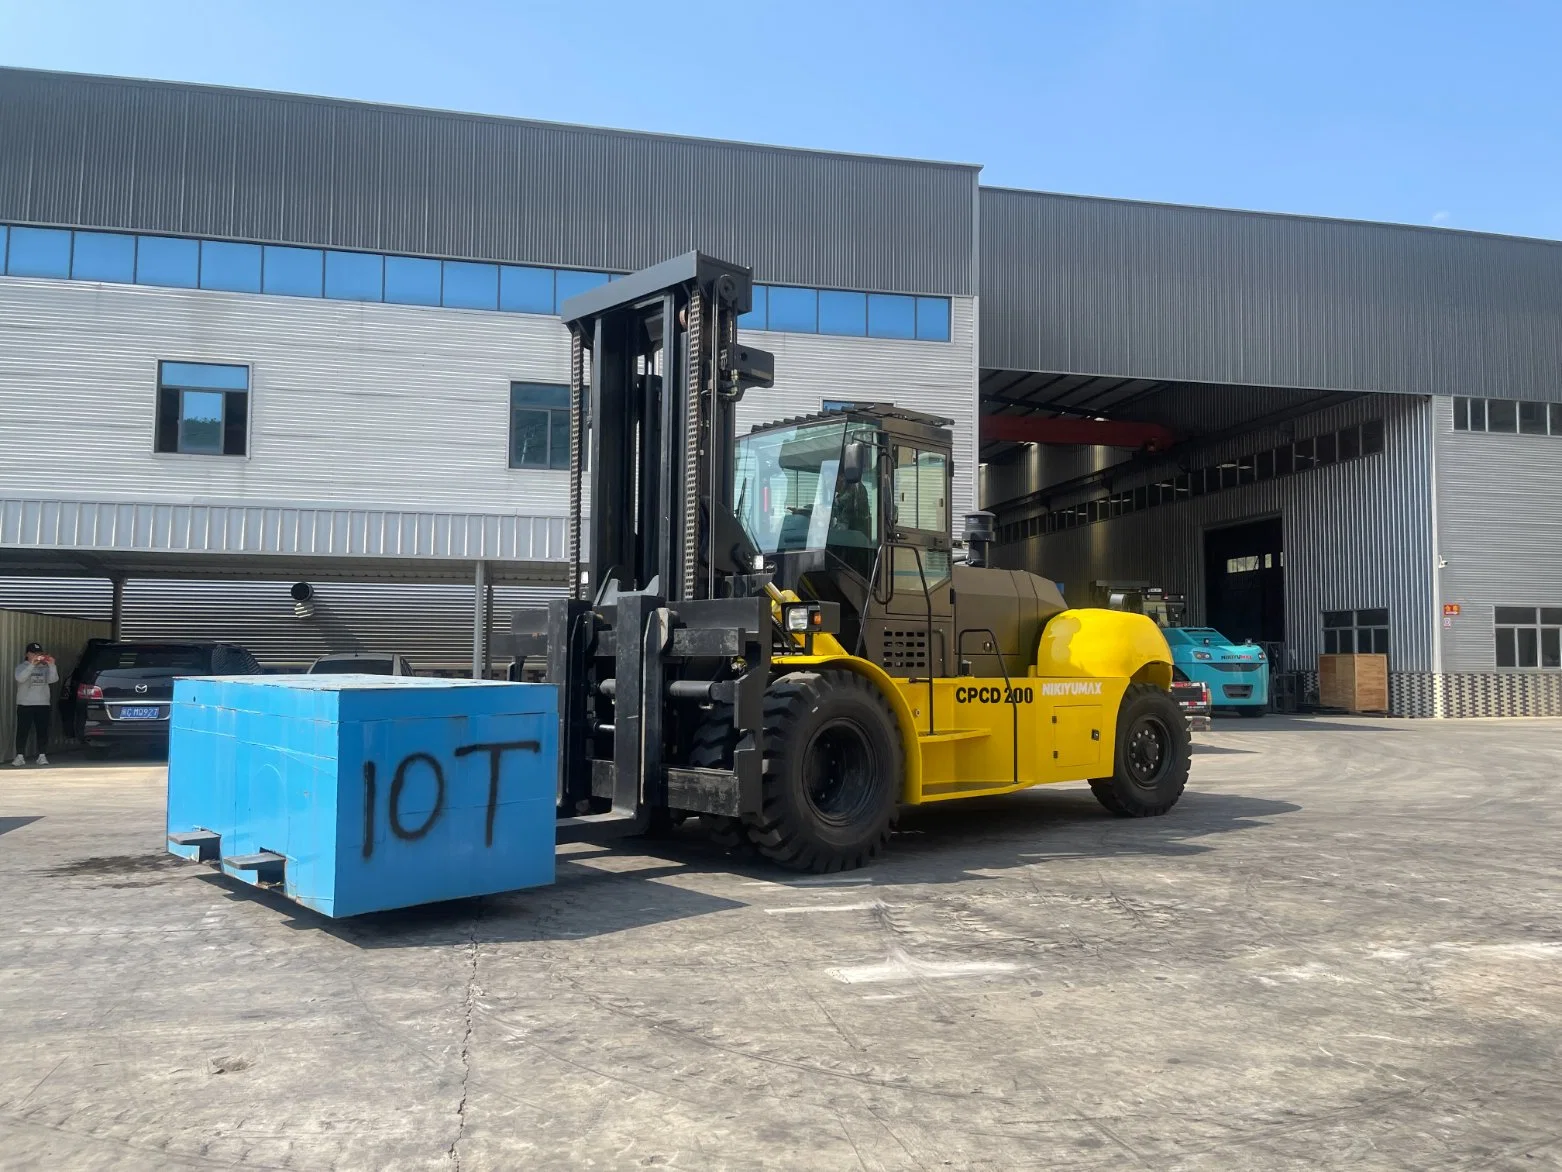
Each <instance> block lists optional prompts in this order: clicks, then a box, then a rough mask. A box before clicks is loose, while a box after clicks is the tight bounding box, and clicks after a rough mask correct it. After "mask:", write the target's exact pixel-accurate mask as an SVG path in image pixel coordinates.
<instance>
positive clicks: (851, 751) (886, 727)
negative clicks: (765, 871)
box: [746, 671, 904, 873]
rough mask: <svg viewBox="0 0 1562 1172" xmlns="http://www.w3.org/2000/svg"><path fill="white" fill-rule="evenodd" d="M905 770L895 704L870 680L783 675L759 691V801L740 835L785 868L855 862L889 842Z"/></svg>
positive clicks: (836, 674)
mask: <svg viewBox="0 0 1562 1172" xmlns="http://www.w3.org/2000/svg"><path fill="white" fill-rule="evenodd" d="M903 776H904V759H903V754H902V752H901V747H900V730H899V727H898V723H897V721H896V718H895V713H894V711H893V710H892V709H891V708H890V706H889V704H888V703H887V702H886V701H885V699H884V696H883V695H882V694H881V693H880V691H879V689H878V688H876V687H875V686H874V685H873V684H872V683H870V682H869V681H868V680H866V679H864V678H863V677H861V676H859V675H856V674H854V673H851V672H845V671H827V672H806V671H804V672H792V673H790V674H788V675H784V676H781V677H780V678H779V679H777V680H775V681H773V682H772V683H771V685H770V687H769V689H768V690H767V691H766V693H765V766H764V809H763V812H762V813H761V814H760V815H759V816H758V817H757V818H754V819H751V820H750V821H749V823H748V825H747V827H746V829H747V832H748V837H749V839H750V841H752V842H753V844H754V846H755V847H756V848H757V849H758V850H759V853H760V854H762V855H764V856H765V858H767V859H769V860H770V861H772V862H774V863H777V864H778V865H780V866H782V867H786V868H788V869H790V870H794V871H813V872H816V873H824V872H829V871H842V870H851V869H853V868H856V867H860V866H862V865H863V864H864V863H867V862H868V861H869V860H870V859H873V858H875V857H876V856H877V855H878V854H879V853H880V852H882V851H883V849H884V845H885V843H887V842H888V841H889V836H890V831H891V829H892V828H893V826H894V822H895V813H896V808H897V804H898V802H899V799H900V789H901V781H902V777H903Z"/></svg>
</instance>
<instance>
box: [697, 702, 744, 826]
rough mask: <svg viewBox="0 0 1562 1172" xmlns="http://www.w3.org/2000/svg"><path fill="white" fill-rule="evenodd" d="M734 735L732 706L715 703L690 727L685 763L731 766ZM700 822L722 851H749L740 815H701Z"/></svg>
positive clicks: (719, 767) (723, 767)
mask: <svg viewBox="0 0 1562 1172" xmlns="http://www.w3.org/2000/svg"><path fill="white" fill-rule="evenodd" d="M735 734H736V730H735V729H734V728H733V727H732V705H730V704H718V705H716V706H715V707H713V708H712V709H711V711H710V713H709V714H708V715H707V716H706V718H705V720H704V721H703V722H702V723H701V724H700V726H699V727H698V728H696V729H695V730H694V736H693V737H692V738H691V739H690V742H689V764H690V765H692V766H694V767H695V768H696V769H731V768H732V742H733V740H734V738H735ZM700 822H701V823H702V824H703V825H704V826H706V827H707V828H708V829H709V830H710V837H711V841H712V842H714V843H715V844H716V845H717V846H719V847H721V848H722V849H723V850H730V851H738V852H740V853H742V852H748V853H752V852H753V846H752V844H750V842H749V840H748V834H747V832H746V831H745V829H744V826H743V820H742V819H741V818H729V817H727V816H726V815H724V814H701V815H700Z"/></svg>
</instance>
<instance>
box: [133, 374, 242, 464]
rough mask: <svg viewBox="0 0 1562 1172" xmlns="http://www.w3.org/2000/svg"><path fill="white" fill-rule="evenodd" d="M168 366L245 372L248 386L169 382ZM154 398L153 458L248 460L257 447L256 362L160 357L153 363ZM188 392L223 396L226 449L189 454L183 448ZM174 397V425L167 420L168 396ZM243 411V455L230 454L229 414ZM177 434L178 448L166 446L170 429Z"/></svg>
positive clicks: (223, 430)
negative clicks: (237, 398) (165, 372)
mask: <svg viewBox="0 0 1562 1172" xmlns="http://www.w3.org/2000/svg"><path fill="white" fill-rule="evenodd" d="M167 366H215V367H223V368H226V369H230V370H242V371H243V372H244V386H243V387H242V388H239V387H227V386H198V385H195V384H192V383H186V382H174V381H171V380H168V379H165V377H164V373H163V368H164V367H167ZM152 377H153V384H152V385H153V388H154V392H153V393H154V399H153V412H152V455H153V456H157V457H163V456H166V457H172V458H175V459H194V460H248V459H249V458H250V455H251V453H252V451H253V448H254V443H253V441H254V432H255V403H254V399H255V364H254V363H253V362H244V361H236V360H234V359H228V358H205V357H203V358H158V359H154V360H153V366H152ZM188 393H197V394H201V393H204V394H218V395H221V396H222V403H223V417H222V450H220V451H216V452H209V451H187V450H185V449H184V448H182V447H180V446H179V443H180V438H181V431H182V428H181V427H180V424H181V422H182V420H183V418H184V397H185V395H186V394H188ZM170 395H171V396H173V399H172V402H173V403H174V405H175V410H174V412H173V422H172V423H171V424H170V423H169V422H168V418H167V414H166V412H167V407H168V404H169V402H170V400H169V398H168V396H170ZM235 396H242V401H241V402H239V403H236V401H235ZM236 407H241V408H242V424H243V435H244V450H243V451H242V452H230V451H228V450H227V447H228V441H229V435H228V430H229V420H230V418H231V417H230V415H229V412H230V411H233V410H235V409H236ZM170 427H171V428H172V431H173V435H174V446H173V447H171V448H170V447H165V446H163V440H164V438H165V435H166V432H167V430H168V429H169V428H170Z"/></svg>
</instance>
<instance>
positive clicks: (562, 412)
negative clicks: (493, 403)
mask: <svg viewBox="0 0 1562 1172" xmlns="http://www.w3.org/2000/svg"><path fill="white" fill-rule="evenodd" d="M527 391H542V392H562V398H563V400H564V405H563V406H558V405H554V404H550V403H545V402H533V403H526V402H518V401H517V396H518V395H521V394H525V393H526V392H527ZM540 397H548V396H546V395H544V396H540ZM522 411H525V412H531V413H535V414H538V415H546V416H547V422H546V424H545V426H544V428H543V434H544V435H545V436H546V437H547V445H548V446H547V452H546V454H545V456H544V458H543V462H542V463H540V464H539V463H528V464H523V463H518V462H517V459H516V446H515V440H516V434H517V432H516V426H515V423H516V415H517V413H519V412H522ZM559 416H563V419H562V423H563V426H564V435H565V445H564V450H563V451H562V452H559V453H555V452H554V450H553V448H554V441H555V439H556V437H557V429H558V427H559V424H560V422H561V420H560V419H559V418H558V417H559ZM569 417H570V407H569V385H568V384H567V383H544V382H538V381H536V380H533V379H511V380H510V392H509V421H508V425H507V428H506V432H507V434H506V437H505V461H506V464H507V466H508V467H509V469H510V471H512V472H568V471H569V442H568V436H569Z"/></svg>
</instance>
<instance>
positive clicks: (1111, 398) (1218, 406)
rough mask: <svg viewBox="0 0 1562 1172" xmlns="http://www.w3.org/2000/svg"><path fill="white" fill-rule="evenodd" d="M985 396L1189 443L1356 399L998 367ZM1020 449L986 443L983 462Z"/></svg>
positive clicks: (1001, 412)
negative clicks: (1157, 430) (1138, 427)
mask: <svg viewBox="0 0 1562 1172" xmlns="http://www.w3.org/2000/svg"><path fill="white" fill-rule="evenodd" d="M980 394H981V402H982V413H983V414H984V415H996V416H999V417H1017V418H1023V417H1027V416H1035V415H1042V416H1044V417H1051V418H1062V419H1091V420H1094V419H1102V420H1109V421H1121V422H1135V423H1146V424H1156V425H1159V426H1161V427H1165V428H1168V429H1170V430H1171V431H1173V432H1175V433H1176V434H1177V435H1178V436H1180V437H1181V438H1182V439H1183V440H1185V441H1188V440H1208V439H1210V438H1213V437H1215V436H1217V435H1219V436H1226V435H1239V434H1241V433H1242V432H1244V431H1251V430H1255V429H1257V428H1259V427H1264V426H1271V425H1274V424H1276V423H1280V422H1284V421H1285V420H1287V419H1294V418H1296V417H1298V416H1301V415H1305V414H1308V413H1309V412H1312V411H1316V410H1319V409H1320V408H1323V407H1327V406H1329V405H1331V404H1333V403H1337V402H1341V401H1343V400H1345V399H1350V398H1354V397H1355V394H1353V393H1348V392H1340V391H1325V390H1295V389H1292V388H1288V387H1256V386H1231V385H1225V384H1211V383H1191V382H1177V381H1172V380H1165V379H1144V378H1121V377H1115V376H1110V375H1089V374H1063V373H1057V372H1046V371H1027V370H994V369H984V370H983V371H982V374H981V382H980ZM1018 446H1019V445H1017V444H1014V443H1011V442H1008V441H1003V440H999V441H994V442H991V443H985V444H983V445H982V449H981V451H982V459H983V460H984V461H988V460H995V459H1001V458H1002V457H1003V456H1004V455H1006V454H1008V453H1010V452H1012V451H1014V450H1015V449H1016V448H1017V447H1018Z"/></svg>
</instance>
